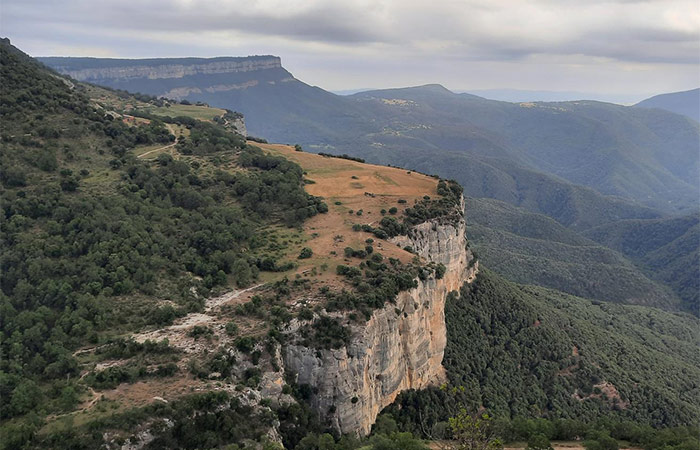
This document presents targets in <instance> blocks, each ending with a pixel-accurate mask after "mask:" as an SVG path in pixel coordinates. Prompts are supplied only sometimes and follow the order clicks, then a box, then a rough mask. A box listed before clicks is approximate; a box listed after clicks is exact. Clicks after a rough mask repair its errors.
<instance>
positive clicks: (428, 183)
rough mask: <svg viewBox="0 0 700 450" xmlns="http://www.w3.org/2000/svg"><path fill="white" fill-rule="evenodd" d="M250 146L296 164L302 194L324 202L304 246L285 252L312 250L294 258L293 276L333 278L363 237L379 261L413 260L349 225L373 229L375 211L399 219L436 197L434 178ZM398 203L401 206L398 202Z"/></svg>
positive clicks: (287, 149)
mask: <svg viewBox="0 0 700 450" xmlns="http://www.w3.org/2000/svg"><path fill="white" fill-rule="evenodd" d="M250 144H251V145H255V146H258V147H260V148H261V149H263V150H265V151H269V152H271V153H277V154H280V155H282V156H284V157H285V158H287V159H289V160H291V161H294V162H296V163H297V164H299V165H300V166H301V167H302V169H303V170H304V171H305V174H306V175H305V177H306V179H308V180H310V181H311V182H313V183H311V184H307V185H306V191H307V192H308V193H309V194H311V195H315V196H320V197H323V198H324V199H325V202H326V203H327V204H328V208H329V211H328V213H327V214H319V215H317V216H315V217H312V218H311V219H308V220H307V221H305V222H304V227H303V231H304V235H305V237H306V238H307V240H306V242H304V243H303V245H301V246H298V247H292V249H291V250H290V253H289V255H288V256H289V257H290V259H291V258H295V257H296V255H298V251H300V250H301V248H302V247H309V248H311V249H312V250H313V257H312V258H310V259H302V260H298V262H299V269H298V271H297V273H301V274H308V273H309V271H313V270H314V268H316V271H317V273H318V275H317V276H316V279H319V280H324V281H326V282H328V281H331V279H333V278H335V267H336V266H337V265H338V264H347V263H348V261H347V260H346V258H345V256H344V253H343V250H344V249H345V247H353V248H354V249H362V248H364V246H365V245H367V243H366V242H365V241H366V240H367V239H374V243H373V246H374V248H375V250H376V251H378V252H380V253H382V254H383V255H384V256H385V257H392V258H397V259H400V260H401V261H402V262H403V263H408V262H410V261H411V260H412V259H413V258H414V256H415V255H413V254H412V253H409V252H407V251H405V250H403V249H401V248H399V247H397V246H396V245H394V244H392V243H390V242H387V241H384V240H381V239H377V238H375V237H374V236H373V235H372V234H371V233H366V232H361V231H359V232H358V231H353V230H352V226H353V225H354V224H369V225H372V226H377V225H378V224H379V221H380V220H381V219H382V217H383V215H382V214H381V211H382V210H386V211H388V210H389V209H390V208H392V207H396V208H397V209H398V212H397V213H396V217H397V218H400V216H401V212H402V211H403V209H405V208H406V207H407V206H410V205H413V203H414V202H415V201H418V200H420V199H422V198H423V196H425V195H428V196H436V195H437V194H436V191H437V182H438V180H437V179H435V178H432V177H429V176H427V175H423V174H420V173H416V172H411V171H407V170H405V169H399V168H393V167H385V166H377V165H373V164H365V163H360V162H357V161H351V160H347V159H340V158H330V157H324V156H320V155H316V154H313V153H305V152H297V151H295V150H294V147H290V146H287V145H279V144H258V143H254V142H250ZM399 200H405V201H406V203H399ZM358 212H360V214H361V215H358ZM386 215H387V216H389V215H390V214H389V213H386ZM294 252H296V253H294Z"/></svg>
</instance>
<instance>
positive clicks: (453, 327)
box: [389, 270, 700, 431]
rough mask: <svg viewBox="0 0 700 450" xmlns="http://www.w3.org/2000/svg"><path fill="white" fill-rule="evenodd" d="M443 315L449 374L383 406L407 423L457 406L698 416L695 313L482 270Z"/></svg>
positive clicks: (429, 423) (528, 413)
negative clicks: (572, 292)
mask: <svg viewBox="0 0 700 450" xmlns="http://www.w3.org/2000/svg"><path fill="white" fill-rule="evenodd" d="M445 315H446V321H447V326H448V333H447V334H448V336H447V341H448V345H447V349H446V353H445V361H444V365H445V368H446V369H447V375H448V378H449V381H450V382H449V384H448V385H446V386H445V387H443V388H439V389H432V390H427V391H423V392H414V393H406V394H403V395H402V396H401V397H400V398H399V400H398V401H397V403H396V405H395V406H393V407H391V408H389V413H390V414H392V415H393V416H394V417H396V418H397V420H398V421H399V422H400V423H403V424H404V425H405V426H406V427H407V429H412V430H414V431H416V430H417V431H420V430H421V429H423V430H430V429H431V428H432V427H433V425H434V424H435V423H437V422H439V421H444V420H446V418H447V417H449V416H450V415H451V414H454V411H455V410H456V409H457V408H458V407H460V405H463V404H466V405H468V406H469V408H471V409H478V408H482V407H483V408H485V409H486V410H487V411H489V413H491V414H493V415H495V416H496V417H503V418H508V419H512V418H516V417H521V418H528V417H546V418H549V419H577V420H579V421H584V422H587V421H595V420H596V419H599V418H601V417H605V416H609V418H610V420H613V421H615V420H628V421H633V422H638V423H644V424H651V425H655V426H659V425H690V424H693V423H695V421H696V419H697V417H698V414H700V411H699V410H698V405H699V404H700V402H699V401H698V400H700V384H699V383H698V380H700V359H699V358H700V352H698V345H699V342H698V335H697V329H698V326H699V325H700V323H699V322H698V319H697V318H694V317H692V316H689V315H677V314H671V313H667V312H662V311H659V310H656V309H653V308H646V307H640V306H622V305H613V304H609V303H600V302H595V301H593V302H591V301H589V300H585V299H581V298H576V297H572V296H568V295H566V294H562V293H560V292H557V291H553V290H547V289H543V288H538V287H532V286H522V285H517V284H513V283H510V282H508V281H506V280H504V279H503V278H501V277H500V276H498V275H496V274H494V273H493V272H490V271H488V270H486V271H482V273H481V274H480V275H479V277H478V279H477V281H476V282H475V283H474V284H473V285H471V286H465V287H464V288H463V289H462V291H461V293H460V294H459V295H455V296H453V297H452V298H451V300H450V301H449V302H448V304H447V308H446V311H445ZM419 410H420V413H419V412H418V411H419ZM421 421H422V425H421Z"/></svg>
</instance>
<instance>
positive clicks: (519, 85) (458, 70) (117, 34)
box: [0, 0, 700, 97]
mask: <svg viewBox="0 0 700 450" xmlns="http://www.w3.org/2000/svg"><path fill="white" fill-rule="evenodd" d="M0 34H2V35H3V36H6V37H9V38H10V39H11V40H12V42H13V43H14V44H15V45H17V46H18V47H19V48H20V49H22V50H24V51H25V52H27V53H29V54H30V55H33V56H100V57H130V58H141V57H176V56H201V57H207V56H245V55H254V54H274V55H278V56H281V57H282V64H283V65H284V66H285V68H286V69H288V70H289V71H290V72H292V73H293V74H294V75H295V76H296V77H297V78H299V79H301V80H302V81H305V82H307V83H309V84H313V85H318V86H320V87H322V88H324V89H328V90H342V89H356V88H368V87H371V88H381V87H397V86H409V85H419V84H426V83H441V84H443V85H445V86H446V87H448V88H450V89H453V90H458V91H462V90H476V89H494V88H515V89H531V90H560V91H579V92H597V93H601V94H606V93H607V94H611V93H615V94H626V95H628V96H629V95H633V96H634V95H640V96H642V97H643V96H645V95H647V94H654V93H661V92H670V91H678V90H685V89H691V88H694V87H698V85H700V1H698V0H650V1H645V0H609V1H603V0H480V1H476V0H462V1H452V0H430V1H427V0H425V1H424V0H416V1H411V0H341V1H321V0H242V1H239V0H228V1H223V0H221V1H216V0H138V1H132V0H62V1H54V0H0Z"/></svg>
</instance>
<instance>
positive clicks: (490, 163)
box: [42, 58, 700, 310]
mask: <svg viewBox="0 0 700 450" xmlns="http://www.w3.org/2000/svg"><path fill="white" fill-rule="evenodd" d="M68 59H70V58H68ZM42 61H43V62H45V63H48V64H50V65H51V64H52V61H51V60H47V59H43V60H42ZM65 61H66V59H62V62H63V63H64V65H63V67H64V69H61V68H60V67H59V66H52V67H54V68H56V69H57V70H65V67H66V65H65ZM94 61H96V60H91V62H93V63H94ZM168 62H169V63H171V64H176V63H177V64H189V63H190V62H192V64H201V61H198V60H191V59H177V60H169V61H168ZM109 64H111V65H115V64H117V63H116V62H114V61H110V63H109ZM75 67H80V66H79V65H76V66H75ZM100 84H104V85H107V86H110V87H114V88H120V89H126V90H129V91H136V92H143V93H148V94H152V95H164V96H167V97H170V98H178V99H187V100H189V101H191V102H197V101H201V102H206V103H208V104H210V105H212V106H218V107H223V108H229V109H233V110H236V111H240V112H242V113H243V114H244V115H245V117H246V124H247V126H248V130H249V132H250V134H252V135H255V136H260V137H264V138H266V139H268V140H270V141H274V142H286V143H298V144H301V145H302V146H303V147H304V149H305V150H306V151H311V152H326V153H335V154H342V153H348V154H352V155H355V156H359V157H362V158H364V159H366V160H367V161H369V162H373V163H378V164H384V165H386V164H391V165H397V166H400V167H405V168H407V169H414V170H418V171H421V172H424V173H434V174H439V175H440V176H442V177H446V178H453V179H455V180H457V181H458V182H459V183H460V184H461V185H462V186H464V190H465V194H466V195H468V196H470V197H477V198H478V197H482V198H483V197H488V198H492V199H496V200H500V201H502V202H506V203H508V204H510V205H514V206H516V207H520V208H523V209H524V210H526V211H528V212H531V213H535V214H544V215H546V216H548V217H550V218H552V219H554V220H555V221H556V222H558V223H559V224H560V225H562V226H563V227H566V228H568V229H569V230H570V231H571V232H572V233H580V234H581V233H586V232H587V230H591V229H594V228H597V227H601V226H606V227H607V228H606V230H610V231H606V233H614V230H615V229H616V223H617V222H620V221H634V220H640V221H648V220H657V219H663V218H664V216H667V215H669V214H673V215H675V214H678V213H683V214H686V213H689V212H693V211H696V210H697V198H698V185H699V180H698V173H699V172H700V155H699V154H700V148H699V146H700V124H696V123H693V122H692V121H690V120H687V119H686V118H684V117H682V116H679V115H678V114H675V113H671V112H667V111H664V110H661V109H649V108H641V107H626V106H620V105H615V104H609V103H602V102H595V101H573V102H555V103H545V102H523V103H508V102H500V101H494V100H487V99H484V98H481V97H479V96H476V95H472V94H467V93H461V94H456V93H453V92H451V91H450V90H448V89H446V88H444V87H443V86H441V85H439V84H429V85H424V86H416V87H409V88H398V89H381V90H372V91H364V92H359V93H356V94H353V95H347V96H339V95H335V94H332V93H330V92H327V91H325V90H323V89H321V88H318V87H314V86H310V85H308V84H306V83H304V82H302V81H300V80H298V79H296V78H294V77H293V75H292V74H291V73H290V72H288V71H287V70H285V69H284V68H283V67H282V66H280V67H271V68H260V69H257V70H249V71H238V72H235V71H231V72H228V73H196V74H193V75H183V76H177V77H175V76H173V77H170V78H148V77H146V76H144V77H141V78H132V79H128V80H119V79H116V78H114V79H105V80H102V81H100ZM483 206H484V208H482V209H483V210H484V211H488V210H489V208H492V207H493V203H489V202H486V203H484V204H483ZM508 214H509V215H512V216H513V217H515V216H519V215H522V212H518V211H515V210H508ZM477 219H478V218H477ZM533 220H534V219H533ZM538 220H539V219H538ZM476 222H477V225H478V226H479V228H475V229H474V230H473V231H474V232H475V233H474V237H475V238H479V240H481V242H486V240H487V239H488V241H489V245H488V246H486V247H484V255H485V260H488V261H490V263H492V264H494V266H498V268H499V271H500V272H501V273H503V274H505V275H507V276H508V277H509V278H511V279H513V280H515V281H520V282H523V281H526V280H532V281H531V282H536V283H537V284H540V285H544V286H549V287H554V288H556V289H560V290H563V291H566V292H570V293H574V294H577V295H585V296H590V297H594V298H599V299H608V300H613V301H622V302H637V303H643V304H656V305H658V306H661V305H664V306H667V307H668V306H671V305H674V304H678V303H679V300H678V298H677V297H676V295H680V297H682V298H683V300H684V302H685V304H686V305H688V304H690V307H691V310H694V309H693V307H692V305H693V303H694V300H693V298H692V296H689V295H687V294H686V292H687V291H688V287H689V286H692V285H693V284H692V283H691V282H690V281H688V280H687V277H688V276H692V274H693V273H695V272H696V271H697V267H698V266H699V263H698V261H697V260H692V259H687V263H688V264H687V265H688V268H687V270H683V268H679V267H676V265H674V263H673V261H671V260H670V259H669V255H668V254H664V255H662V256H663V257H659V258H656V260H655V261H654V264H661V265H654V267H655V269H652V270H658V271H663V272H664V273H666V274H667V275H664V276H662V277H653V276H652V275H651V274H649V273H648V272H647V270H649V269H650V268H651V267H652V265H653V264H651V263H652V261H651V259H652V258H653V256H652V255H651V253H650V254H649V256H648V257H647V258H646V259H645V260H644V261H642V260H638V259H637V258H635V257H633V256H631V255H629V254H627V253H625V252H624V250H622V249H619V248H617V247H616V246H615V245H613V241H612V240H608V239H603V238H602V237H601V238H600V240H598V239H593V240H594V241H597V242H599V243H601V244H602V245H609V246H611V247H612V248H613V249H614V250H619V251H621V252H622V253H625V256H626V257H627V258H630V260H632V261H634V262H635V264H636V266H633V265H632V264H631V263H630V262H629V261H626V260H624V259H625V257H623V256H622V255H621V254H620V253H616V255H611V254H610V253H609V252H605V251H603V250H601V248H600V247H598V248H593V247H592V243H591V241H588V240H587V242H588V243H587V244H581V243H578V241H567V242H566V243H564V245H567V246H569V247H563V246H562V245H559V244H556V243H554V244H553V243H551V242H549V241H550V239H549V237H547V236H544V237H542V238H541V239H540V238H537V239H533V238H531V237H529V236H523V235H520V234H519V233H517V232H513V231H512V230H509V229H507V228H504V227H502V226H500V225H498V226H494V225H493V224H488V223H486V224H484V223H479V222H480V220H477V221H476ZM547 229H548V230H549V231H556V227H555V226H553V225H552V224H548V225H547ZM561 231H562V230H558V231H557V232H561ZM570 238H571V236H570ZM681 244H683V245H684V248H687V249H689V251H690V253H689V254H692V249H693V248H695V249H697V248H698V245H697V244H698V242H694V241H692V239H690V240H685V241H677V242H675V244H674V245H681ZM516 245H517V246H518V248H519V250H518V251H517V252H514V250H513V248H514V247H515V246H516ZM693 245H694V247H693ZM668 248H670V247H664V248H663V249H661V250H659V251H666V250H667V249H668ZM508 252H510V253H508ZM548 252H549V253H552V252H555V253H556V252H558V253H557V254H551V255H548V254H547V253H548ZM657 253H658V252H657ZM505 254H511V255H512V256H513V260H514V261H518V262H515V263H513V262H507V261H504V260H503V257H502V255H505ZM659 255H660V253H659ZM599 256H600V257H604V258H606V259H607V260H609V263H608V265H607V266H606V267H613V266H615V267H617V268H620V270H623V271H624V277H622V278H624V279H625V280H626V281H624V282H623V281H622V280H620V281H619V282H618V284H617V287H618V288H619V287H621V286H635V289H623V290H624V292H622V293H620V291H619V290H618V291H617V292H616V291H615V290H614V289H609V288H608V287H606V286H602V284H603V283H602V279H601V277H600V276H599V275H598V274H594V273H592V272H591V273H589V274H588V275H590V276H587V275H586V274H585V273H583V272H582V271H581V270H580V269H579V266H581V265H586V262H588V261H595V260H596V258H598V257H599ZM620 258H622V259H623V260H621V259H620ZM587 266H590V264H588V265H587ZM597 270H598V272H600V273H605V270H606V269H605V267H603V266H601V267H599V268H597ZM616 270H617V269H614V270H613V269H611V270H609V272H610V273H613V272H615V271H616ZM694 271H695V272H694ZM677 274H678V275H679V276H681V277H682V278H683V279H682V280H681V279H678V280H674V277H675V276H676V275H677ZM621 276H622V275H621ZM647 277H648V278H647ZM596 280H597V281H599V282H600V283H599V284H595V283H596ZM635 280H637V281H635ZM658 282H663V283H665V284H667V286H670V287H672V288H673V291H674V292H673V293H670V292H669V291H667V290H663V289H662V290H659V289H658V286H657V283H658ZM613 283H614V282H613ZM671 307H673V306H671Z"/></svg>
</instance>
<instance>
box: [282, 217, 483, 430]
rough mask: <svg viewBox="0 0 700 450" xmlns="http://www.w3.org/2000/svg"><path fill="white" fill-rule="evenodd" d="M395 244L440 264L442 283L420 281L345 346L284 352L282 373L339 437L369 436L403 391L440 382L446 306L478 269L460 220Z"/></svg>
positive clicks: (430, 225)
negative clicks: (305, 392)
mask: <svg viewBox="0 0 700 450" xmlns="http://www.w3.org/2000/svg"><path fill="white" fill-rule="evenodd" d="M394 242H395V243H397V244H399V245H401V246H402V247H403V246H406V245H410V246H411V247H413V249H414V251H415V252H416V253H417V254H418V255H420V256H421V257H422V258H424V259H426V260H428V261H434V262H436V263H442V264H444V265H445V267H446V268H447V271H446V272H445V275H444V277H443V278H442V279H439V280H438V279H435V277H430V278H428V279H427V280H425V281H420V280H418V286H417V287H416V288H414V289H411V290H409V291H404V292H401V293H400V294H399V295H398V298H397V300H396V303H395V304H387V305H386V306H385V307H383V308H382V309H378V310H375V311H374V313H373V314H372V316H371V317H370V319H369V320H368V321H367V322H366V323H365V324H363V325H361V326H356V327H355V329H354V330H353V339H352V341H351V343H350V345H348V346H347V347H343V348H340V349H337V350H317V349H313V348H307V347H303V346H300V345H289V346H287V348H286V351H285V354H284V362H285V369H286V370H287V371H290V372H291V373H294V374H296V375H297V383H299V384H309V385H311V386H312V387H313V388H314V395H313V397H312V399H311V402H312V405H313V407H314V408H315V409H316V410H317V411H318V413H319V415H320V416H321V417H326V418H330V420H331V423H332V424H333V426H334V427H335V428H336V429H337V430H338V431H340V432H342V433H359V434H367V433H369V431H370V429H371V427H372V424H373V423H374V420H375V419H376V417H377V414H379V412H380V411H381V410H382V409H383V408H384V407H386V406H387V405H389V404H391V403H392V402H393V401H394V399H395V398H396V396H397V395H398V394H399V393H400V392H401V391H403V390H406V389H411V388H415V389H420V388H423V387H426V386H428V385H430V384H435V383H440V382H442V381H443V380H445V373H444V368H443V367H442V359H443V355H444V350H445V344H446V328H445V300H446V297H447V294H448V293H449V292H451V291H456V290H459V289H460V287H461V286H462V284H464V283H465V282H470V281H471V280H472V279H473V278H474V276H475V274H476V272H477V270H478V265H477V264H476V263H475V262H474V261H472V259H473V256H472V254H471V252H470V251H469V249H468V248H467V241H466V237H465V222H464V218H463V217H461V216H459V218H458V219H457V220H455V219H454V217H452V218H450V219H449V220H448V219H445V218H442V219H441V218H437V219H433V220H430V221H428V222H425V223H422V224H420V225H417V226H415V227H413V228H412V229H411V230H410V232H409V233H408V235H407V236H400V237H398V238H395V239H394Z"/></svg>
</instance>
